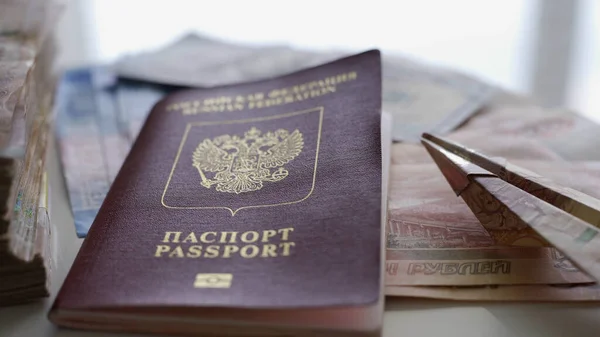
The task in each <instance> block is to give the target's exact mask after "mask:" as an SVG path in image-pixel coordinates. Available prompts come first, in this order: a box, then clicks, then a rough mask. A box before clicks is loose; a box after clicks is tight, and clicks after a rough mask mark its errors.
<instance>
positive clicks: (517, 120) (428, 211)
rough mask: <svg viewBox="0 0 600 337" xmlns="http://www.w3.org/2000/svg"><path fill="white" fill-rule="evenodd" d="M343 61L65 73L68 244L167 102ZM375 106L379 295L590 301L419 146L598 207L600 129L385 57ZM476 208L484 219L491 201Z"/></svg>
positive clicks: (170, 49)
mask: <svg viewBox="0 0 600 337" xmlns="http://www.w3.org/2000/svg"><path fill="white" fill-rule="evenodd" d="M353 52H354V51H328V52H310V51H304V50H297V49H293V48H291V47H289V46H268V47H262V48H258V47H254V46H243V45H235V44H230V43H226V42H222V41H217V40H214V39H210V38H207V37H204V36H198V35H188V36H185V37H183V38H181V39H180V40H178V41H177V42H175V43H173V44H171V45H169V46H167V47H165V48H163V49H160V50H157V51H152V52H148V53H142V54H137V55H131V56H128V57H125V58H123V59H122V60H120V61H118V62H117V63H116V64H114V65H112V66H110V67H96V68H84V69H77V70H72V71H70V72H68V73H67V74H65V76H64V77H63V79H62V81H61V84H60V90H59V95H58V105H59V109H58V116H57V118H58V123H57V137H58V143H59V146H60V149H61V159H62V164H63V169H64V173H65V177H66V183H67V188H68V191H69V195H70V201H71V206H72V208H73V214H74V218H75V223H76V229H77V234H78V235H79V236H80V237H84V236H85V235H86V233H87V230H88V229H89V226H90V225H91V223H92V221H93V219H94V217H95V215H96V213H97V211H98V209H99V207H100V205H101V203H102V201H103V200H104V196H105V194H106V192H107V190H108V188H109V187H110V184H111V183H112V179H113V178H114V176H115V174H116V173H117V171H118V170H119V167H120V165H121V163H122V162H123V160H124V158H125V156H127V153H128V151H129V148H130V147H131V145H132V143H133V141H134V140H135V137H136V135H137V132H138V131H139V129H140V127H141V125H142V124H143V121H144V120H145V117H146V115H147V114H148V112H149V110H150V108H151V107H152V105H153V104H154V103H155V102H157V101H158V100H159V99H160V98H161V97H163V96H164V95H166V94H167V93H169V92H171V91H173V90H177V89H179V88H182V87H209V86H214V85H225V84H231V83H236V82H243V81H251V80H258V79H263V78H269V77H272V76H276V75H281V74H285V73H288V72H292V71H294V70H299V69H302V68H305V67H309V66H314V65H318V64H321V63H325V62H327V61H331V60H334V59H336V58H339V57H342V56H346V55H349V54H352V53H353ZM383 109H384V110H386V111H387V112H389V113H391V115H392V116H393V119H394V125H393V138H394V140H395V142H394V144H393V146H392V149H393V156H392V167H391V168H390V175H391V176H390V180H389V181H390V186H389V189H390V190H389V201H388V220H389V221H388V224H387V228H386V232H387V263H386V294H387V295H388V296H408V297H428V298H440V299H453V300H487V301H503V300H508V301H595V300H600V287H597V286H596V284H595V282H594V281H593V280H592V279H590V278H589V277H588V276H587V275H586V274H585V273H583V272H581V271H580V270H578V269H577V268H576V267H575V266H574V265H573V264H572V263H571V262H570V261H569V260H568V259H567V258H566V257H565V256H563V255H562V254H561V253H560V252H559V251H558V250H556V249H555V248H553V247H552V246H551V245H550V244H548V243H547V242H546V241H545V240H544V239H542V238H541V237H539V236H538V235H537V234H536V233H535V232H534V231H532V230H530V229H524V230H522V231H521V232H519V233H516V234H515V233H514V232H512V233H511V235H504V233H502V232H500V231H499V232H497V233H490V232H489V231H487V230H486V229H485V228H484V227H483V226H482V224H481V222H480V220H479V219H478V218H477V217H476V216H475V215H474V214H473V212H472V211H471V210H470V209H469V207H468V206H467V205H466V204H465V203H464V201H463V200H462V199H461V198H459V197H457V196H456V195H455V194H454V193H453V191H452V190H451V189H450V188H449V187H448V183H447V182H446V180H445V179H444V176H443V175H442V173H441V172H440V170H439V169H438V167H437V166H436V164H435V163H434V162H433V161H432V160H431V157H430V156H429V155H428V154H427V151H426V150H425V148H424V147H423V146H422V145H421V143H420V137H421V134H422V133H423V132H429V133H434V134H438V135H445V136H446V137H448V138H449V139H452V140H455V141H458V142H460V143H462V144H465V145H468V146H470V147H473V148H475V149H478V150H482V151H484V152H485V153H487V154H489V155H491V156H501V157H504V158H507V159H509V160H511V161H513V162H515V163H516V164H519V165H520V166H523V167H525V168H528V169H530V170H533V171H535V172H538V173H540V174H543V175H544V176H545V177H547V178H550V179H554V180H556V181H557V182H558V183H560V184H562V185H565V186H568V187H571V188H574V189H577V190H580V191H582V192H584V193H587V194H589V195H591V196H595V197H600V152H599V151H597V148H598V147H599V146H600V126H598V125H597V124H594V123H593V122H591V121H589V120H587V119H585V118H583V117H581V116H580V115H578V114H575V113H572V112H570V111H567V110H564V109H546V108H541V107H539V106H538V105H536V104H535V102H533V101H532V100H530V99H528V98H524V97H520V96H517V95H513V94H510V93H507V92H505V91H503V90H502V89H500V88H496V87H494V86H493V85H490V84H487V83H484V82H482V81H480V80H478V79H476V78H473V77H471V76H467V75H464V74H461V73H458V72H455V71H451V70H447V69H440V68H436V67H433V66H430V65H425V64H422V63H420V62H417V61H414V60H410V59H407V58H404V57H400V56H396V55H388V54H386V53H385V51H384V53H383ZM477 197H478V196H474V198H477ZM480 199H481V208H482V209H486V206H488V205H489V204H490V203H489V202H488V201H486V200H485V198H483V197H481V198H480ZM488 213H489V217H490V219H489V221H488V224H489V222H494V221H497V222H498V223H501V222H502V221H504V220H503V217H504V216H505V215H503V214H502V213H499V212H496V211H495V210H494V209H490V210H489V212H488ZM495 217H496V218H497V219H495Z"/></svg>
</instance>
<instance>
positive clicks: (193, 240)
mask: <svg viewBox="0 0 600 337" xmlns="http://www.w3.org/2000/svg"><path fill="white" fill-rule="evenodd" d="M182 242H191V243H197V242H198V240H197V239H196V234H194V232H190V235H188V236H187V237H186V238H185V239H184V240H183V241H182Z"/></svg>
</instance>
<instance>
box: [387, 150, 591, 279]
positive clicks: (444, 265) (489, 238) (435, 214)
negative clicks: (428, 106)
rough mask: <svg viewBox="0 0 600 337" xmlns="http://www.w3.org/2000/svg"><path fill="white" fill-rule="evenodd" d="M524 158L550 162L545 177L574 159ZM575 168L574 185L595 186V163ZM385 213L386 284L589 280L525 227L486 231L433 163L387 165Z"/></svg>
mask: <svg viewBox="0 0 600 337" xmlns="http://www.w3.org/2000/svg"><path fill="white" fill-rule="evenodd" d="M397 146H400V145H397ZM422 151H424V150H422ZM525 164H527V165H529V166H531V167H536V168H537V169H547V168H552V169H553V170H554V171H553V172H552V173H550V174H551V175H552V176H561V175H563V174H564V173H565V172H569V173H570V172H571V171H570V170H571V168H572V167H573V166H574V165H573V164H568V163H565V164H563V165H550V163H547V162H541V161H527V162H526V163H525ZM577 172H579V178H580V179H581V180H580V181H578V183H577V184H574V185H575V186H574V187H580V188H581V187H582V186H583V187H585V186H593V183H594V182H595V183H597V184H599V186H600V167H599V168H596V169H594V167H592V168H587V167H582V168H579V170H578V171H577ZM569 175H570V174H569ZM563 180H566V179H563ZM571 180H572V179H571ZM571 183H573V182H572V181H571ZM590 183H591V184H592V185H589V184H590ZM583 189H590V188H587V187H586V188H583ZM595 193H596V195H597V194H599V193H600V192H599V191H595ZM388 213H389V221H388V227H387V248H388V252H387V259H386V261H387V266H386V269H387V270H386V277H387V278H386V284H387V285H481V284H532V283H536V284H545V283H554V284H561V283H589V282H592V279H590V278H589V277H588V276H587V275H586V274H584V273H582V272H580V271H579V270H578V269H576V268H574V267H573V265H571V264H570V262H569V261H568V260H566V259H565V258H564V256H562V254H560V253H559V252H558V251H556V250H555V249H554V248H552V247H549V245H548V244H547V242H546V241H545V240H543V238H541V237H540V236H539V235H538V234H537V233H536V232H535V231H533V230H530V229H528V228H526V229H523V230H521V231H519V232H518V234H517V235H513V236H510V237H508V236H507V237H503V236H502V235H500V234H498V235H496V236H493V235H492V234H490V232H489V231H488V230H486V229H485V228H484V227H483V226H482V225H481V222H480V221H479V220H478V219H477V217H476V216H475V215H474V214H473V212H472V211H471V210H470V209H469V207H468V206H467V204H465V203H464V201H463V200H462V199H461V198H459V197H457V196H456V195H455V194H454V192H453V191H452V190H451V189H450V188H449V186H448V183H447V182H446V180H445V179H444V177H443V175H442V174H441V172H440V171H439V169H438V168H437V166H436V165H435V164H434V163H423V164H405V165H397V164H396V165H392V168H391V177H390V198H389V204H388ZM494 216H498V217H502V214H495V215H494Z"/></svg>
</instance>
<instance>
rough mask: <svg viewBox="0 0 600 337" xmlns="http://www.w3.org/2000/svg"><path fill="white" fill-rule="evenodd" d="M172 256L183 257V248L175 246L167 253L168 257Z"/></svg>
mask: <svg viewBox="0 0 600 337" xmlns="http://www.w3.org/2000/svg"><path fill="white" fill-rule="evenodd" d="M173 256H177V257H184V255H183V249H181V246H177V247H175V250H173V251H172V252H170V253H169V257H173Z"/></svg>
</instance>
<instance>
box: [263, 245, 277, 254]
mask: <svg viewBox="0 0 600 337" xmlns="http://www.w3.org/2000/svg"><path fill="white" fill-rule="evenodd" d="M276 249H277V246H276V245H271V244H269V245H263V250H262V254H261V255H260V256H261V257H277V252H276V251H275V250H276Z"/></svg>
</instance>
